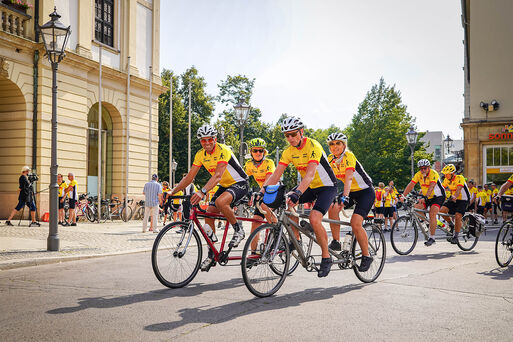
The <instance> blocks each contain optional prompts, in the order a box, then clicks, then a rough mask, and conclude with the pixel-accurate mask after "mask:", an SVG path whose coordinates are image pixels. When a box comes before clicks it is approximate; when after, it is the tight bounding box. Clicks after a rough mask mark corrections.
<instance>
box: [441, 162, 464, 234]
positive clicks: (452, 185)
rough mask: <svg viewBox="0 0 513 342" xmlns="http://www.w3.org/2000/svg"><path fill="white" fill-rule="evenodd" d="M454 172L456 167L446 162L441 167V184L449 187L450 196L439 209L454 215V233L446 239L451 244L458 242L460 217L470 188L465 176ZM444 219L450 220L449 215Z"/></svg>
mask: <svg viewBox="0 0 513 342" xmlns="http://www.w3.org/2000/svg"><path fill="white" fill-rule="evenodd" d="M455 172H456V167H455V166H454V165H453V164H447V165H445V166H444V168H443V169H442V173H443V174H444V176H445V178H444V181H443V183H442V186H443V187H444V188H445V187H447V188H449V190H450V191H451V197H449V199H447V201H445V203H444V204H443V206H442V208H441V209H440V212H441V213H445V214H447V213H449V214H450V215H454V234H453V236H452V237H451V238H449V239H448V241H449V242H450V243H452V244H457V243H458V235H459V233H460V231H461V225H462V221H461V219H462V218H463V215H465V211H466V210H467V207H468V203H469V200H470V190H469V189H468V186H467V182H466V181H465V177H463V176H462V175H456V174H455ZM444 219H445V220H446V221H448V222H452V220H451V218H450V217H447V216H446V217H444Z"/></svg>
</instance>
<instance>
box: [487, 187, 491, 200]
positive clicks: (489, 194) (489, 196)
mask: <svg viewBox="0 0 513 342" xmlns="http://www.w3.org/2000/svg"><path fill="white" fill-rule="evenodd" d="M486 194H487V195H488V202H491V201H492V190H490V189H488V190H486Z"/></svg>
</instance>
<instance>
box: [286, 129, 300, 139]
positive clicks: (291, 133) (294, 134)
mask: <svg viewBox="0 0 513 342" xmlns="http://www.w3.org/2000/svg"><path fill="white" fill-rule="evenodd" d="M298 134H299V131H294V132H288V133H285V138H289V137H292V138H295V137H296V136H297V135H298Z"/></svg>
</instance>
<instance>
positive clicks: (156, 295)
mask: <svg viewBox="0 0 513 342" xmlns="http://www.w3.org/2000/svg"><path fill="white" fill-rule="evenodd" d="M242 285H244V282H243V281H242V279H241V278H233V279H230V280H226V281H222V282H219V283H215V284H208V285H204V284H203V283H196V284H191V285H188V286H187V287H184V288H180V289H168V288H164V289H161V290H153V291H149V292H144V293H137V294H131V295H126V296H121V297H113V298H110V297H91V298H79V299H78V306H71V307H64V308H57V309H52V310H49V311H47V312H46V313H49V314H67V313H73V312H77V311H81V310H85V309H91V308H96V309H110V308H115V307H120V306H125V305H131V304H136V303H141V302H151V301H159V300H164V299H168V298H173V297H193V296H197V295H199V294H202V293H203V292H207V291H216V290H223V289H226V288H230V289H231V288H234V287H239V286H242Z"/></svg>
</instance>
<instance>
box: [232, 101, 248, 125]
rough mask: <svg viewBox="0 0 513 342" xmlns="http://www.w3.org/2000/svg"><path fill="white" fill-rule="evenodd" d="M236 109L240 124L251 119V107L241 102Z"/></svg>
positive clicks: (236, 116)
mask: <svg viewBox="0 0 513 342" xmlns="http://www.w3.org/2000/svg"><path fill="white" fill-rule="evenodd" d="M234 109H235V118H236V119H237V121H238V122H239V123H240V124H243V123H244V122H246V120H247V119H248V117H249V105H247V104H245V103H244V101H242V100H241V101H239V103H237V105H235V107H234Z"/></svg>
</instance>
